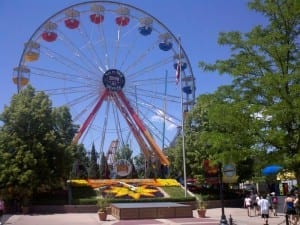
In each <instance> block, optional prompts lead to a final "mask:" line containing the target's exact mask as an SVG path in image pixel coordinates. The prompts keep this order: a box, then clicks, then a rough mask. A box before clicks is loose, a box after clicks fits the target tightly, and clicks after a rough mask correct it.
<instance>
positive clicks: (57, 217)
mask: <svg viewBox="0 0 300 225" xmlns="http://www.w3.org/2000/svg"><path fill="white" fill-rule="evenodd" d="M225 215H226V218H227V221H228V224H229V216H230V215H231V216H232V218H233V222H234V224H236V225H262V224H263V219H262V218H260V217H259V216H251V217H248V216H247V212H246V210H245V209H244V208H225ZM220 217H221V209H220V208H215V209H207V212H206V218H199V217H198V215H197V212H196V211H195V210H194V211H193V218H170V219H147V220H117V219H116V218H115V217H113V216H111V215H109V216H108V219H107V221H99V219H98V215H97V214H96V213H65V214H63V213H61V214H46V215H45V214H31V215H4V218H3V221H2V222H4V223H3V224H5V225H53V224H55V225H83V224H84V225H99V224H102V225H139V224H140V225H143V224H144V225H164V224H169V225H179V224H181V225H196V224H199V225H219V223H220ZM279 224H283V225H285V220H284V214H283V213H282V212H279V213H278V216H271V217H270V218H269V225H279Z"/></svg>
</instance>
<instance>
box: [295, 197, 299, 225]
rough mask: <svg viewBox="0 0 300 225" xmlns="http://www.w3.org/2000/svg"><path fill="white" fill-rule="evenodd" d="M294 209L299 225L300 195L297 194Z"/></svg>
mask: <svg viewBox="0 0 300 225" xmlns="http://www.w3.org/2000/svg"><path fill="white" fill-rule="evenodd" d="M294 207H295V210H296V215H295V224H298V221H299V219H300V200H299V194H298V193H297V194H296V199H295V200H294Z"/></svg>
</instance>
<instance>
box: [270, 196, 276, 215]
mask: <svg viewBox="0 0 300 225" xmlns="http://www.w3.org/2000/svg"><path fill="white" fill-rule="evenodd" d="M271 201H272V210H273V215H274V216H277V211H278V197H277V196H276V193H275V192H272V193H271Z"/></svg>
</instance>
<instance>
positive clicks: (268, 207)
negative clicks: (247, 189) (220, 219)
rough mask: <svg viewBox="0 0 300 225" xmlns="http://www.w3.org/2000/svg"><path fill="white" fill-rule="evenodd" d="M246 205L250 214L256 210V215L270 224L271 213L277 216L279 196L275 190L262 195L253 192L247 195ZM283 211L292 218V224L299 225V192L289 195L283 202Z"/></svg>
mask: <svg viewBox="0 0 300 225" xmlns="http://www.w3.org/2000/svg"><path fill="white" fill-rule="evenodd" d="M244 207H245V208H246V209H247V214H248V216H251V214H252V212H254V216H256V215H260V216H261V217H262V218H263V220H264V224H268V219H269V215H270V214H273V215H274V216H277V211H278V197H277V196H276V194H275V192H272V193H270V194H265V195H262V196H259V195H258V194H256V193H254V192H252V193H251V194H250V195H248V196H246V198H245V200H244ZM283 212H285V213H286V215H287V217H288V218H289V219H290V221H291V224H290V225H298V222H299V218H300V201H299V197H298V193H295V195H292V194H288V195H287V197H286V198H285V200H284V204H283Z"/></svg>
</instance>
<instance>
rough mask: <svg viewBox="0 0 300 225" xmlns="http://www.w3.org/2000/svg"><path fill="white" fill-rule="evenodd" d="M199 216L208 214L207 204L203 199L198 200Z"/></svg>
mask: <svg viewBox="0 0 300 225" xmlns="http://www.w3.org/2000/svg"><path fill="white" fill-rule="evenodd" d="M197 212H198V216H199V217H201V218H204V217H205V214H206V204H205V202H204V201H203V200H198V208H197Z"/></svg>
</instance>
